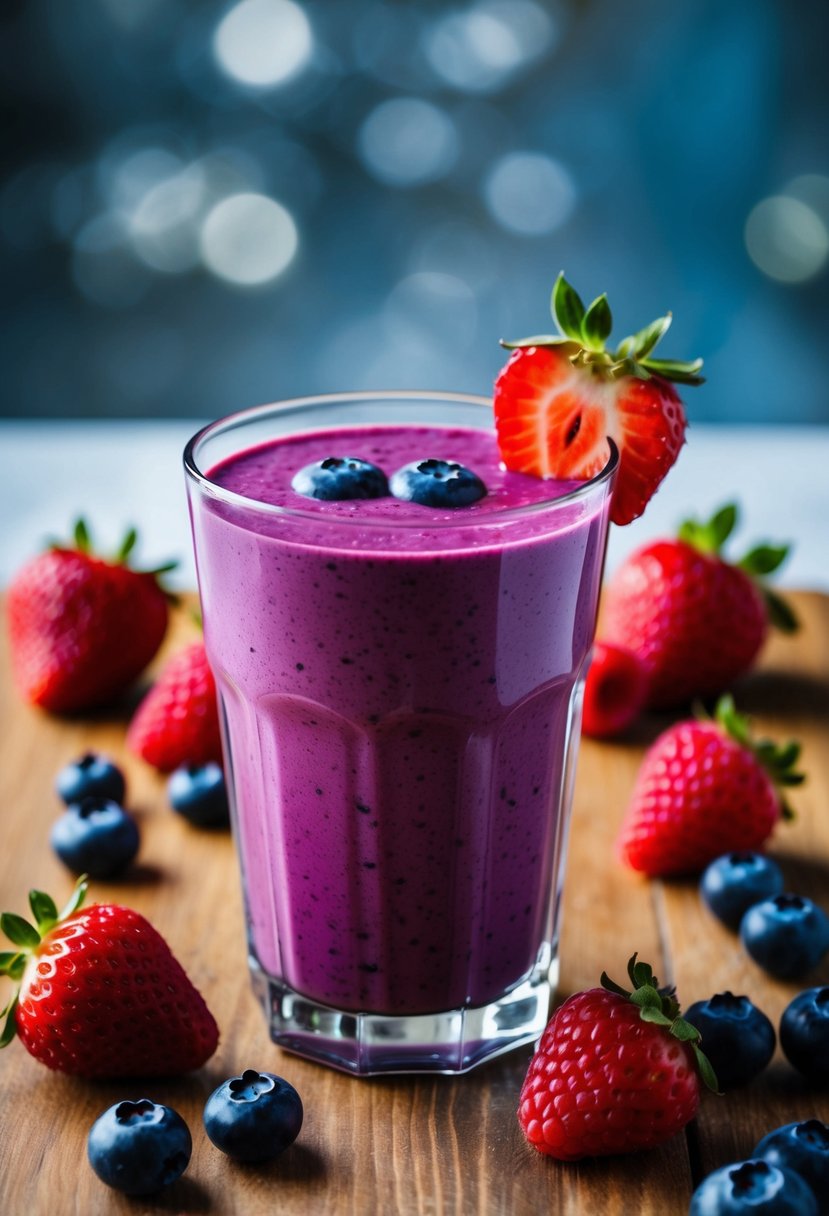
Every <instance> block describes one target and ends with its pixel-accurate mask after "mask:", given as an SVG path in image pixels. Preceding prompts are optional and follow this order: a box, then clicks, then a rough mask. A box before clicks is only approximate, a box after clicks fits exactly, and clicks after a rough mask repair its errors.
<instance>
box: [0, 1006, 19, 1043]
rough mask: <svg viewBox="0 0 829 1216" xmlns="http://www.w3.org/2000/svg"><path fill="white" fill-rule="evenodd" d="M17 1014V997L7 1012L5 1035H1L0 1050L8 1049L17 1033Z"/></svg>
mask: <svg viewBox="0 0 829 1216" xmlns="http://www.w3.org/2000/svg"><path fill="white" fill-rule="evenodd" d="M16 1013H17V997H16V996H15V998H14V1000H13V1001H12V1003H11V1004H10V1005H9V1007H8V1010H7V1011H6V1022H5V1025H4V1026H3V1033H2V1034H0V1048H2V1047H8V1045H9V1043H11V1041H12V1039H13V1038H14V1036H15V1034H16V1033H17V1021H16V1019H15V1014H16Z"/></svg>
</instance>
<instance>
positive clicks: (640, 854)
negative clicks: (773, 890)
mask: <svg viewBox="0 0 829 1216" xmlns="http://www.w3.org/2000/svg"><path fill="white" fill-rule="evenodd" d="M799 755H800V748H799V746H798V744H796V743H788V744H786V745H785V746H783V747H777V745H776V744H774V743H772V742H771V741H770V740H768V739H762V740H759V741H757V742H754V741H753V739H752V737H751V733H750V729H749V723H748V720H747V719H746V718H744V717H742V716H741V715H740V714H738V713H737V712H736V710H735V709H734V702H733V701H732V699H731V698H730V697H727V696H726V697H723V698H722V699H721V700H720V702H719V704H718V705H717V710H716V720H715V721H710V720H708V721H688V722H678V723H677V724H676V725H675V726H672V727H670V729H669V730H666V731H665V732H664V733H663V734H661V735H660V736H659V738H658V739H657V740H656V741H655V743H654V744H653V745H652V747H651V748H650V749H649V750H648V752H647V753H646V755H645V758H644V760H643V761H642V766H641V768H640V769H639V773H638V776H637V778H636V784H635V786H634V789H633V793H632V795H631V800H630V805H629V806H628V809H627V814H626V816H625V820H624V823H623V824H622V828H621V832H620V834H619V840H618V844H617V849H618V852H619V855H620V857H621V858H622V860H623V861H626V862H627V864H628V865H629V866H632V867H633V869H634V870H642V871H644V873H645V874H649V875H651V876H656V875H665V874H696V873H699V872H700V871H701V870H702V869H704V868H705V866H706V865H707V864H708V862H709V861H713V859H714V858H715V857H719V856H720V855H721V854H723V853H730V852H732V851H734V852H746V851H751V850H755V849H759V848H760V847H761V846H762V845H763V843H764V841H765V840H766V839H767V838H768V837H769V836H770V835H771V832H772V830H773V828H774V826H775V824H776V823H777V821H778V820H779V819H780V818H790V817H791V811H790V810H789V808H788V805H787V803H786V800H785V797H784V796H783V793H782V789H781V788H778V787H785V786H792V785H800V784H801V783H802V782H803V780H804V777H803V774H802V773H798V772H796V771H795V768H794V766H795V764H796V763H797V759H798V757H799Z"/></svg>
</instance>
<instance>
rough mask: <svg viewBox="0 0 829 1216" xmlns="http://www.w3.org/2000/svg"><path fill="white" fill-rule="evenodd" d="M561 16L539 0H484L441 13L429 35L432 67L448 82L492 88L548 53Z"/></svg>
mask: <svg viewBox="0 0 829 1216" xmlns="http://www.w3.org/2000/svg"><path fill="white" fill-rule="evenodd" d="M556 36H557V26H556V22H555V18H554V17H553V15H552V14H551V13H549V12H545V10H544V9H543V8H541V7H540V5H538V4H535V3H533V0H508V2H504V0H484V2H483V3H480V4H474V5H472V6H471V7H469V8H467V9H464V10H459V11H455V12H449V13H446V14H445V15H444V16H443V17H441V18H440V19H439V20H438V21H437V22H436V23H435V24H434V26H432V28H431V29H430V30H429V31H428V33H427V34H426V36H425V38H424V46H425V50H426V56H427V58H428V60H429V63H430V64H431V66H432V68H433V69H434V70H435V72H437V74H438V75H439V76H441V77H442V78H443V79H444V80H445V81H446V82H447V83H448V84H450V85H453V86H454V87H455V88H457V89H462V90H464V91H466V92H470V93H489V92H493V91H494V90H496V89H499V88H502V87H503V86H504V85H506V84H507V83H508V82H509V81H510V80H511V79H512V78H513V77H514V76H515V75H516V74H517V73H518V72H520V71H524V70H526V69H527V67H528V66H529V65H530V64H531V63H533V62H535V61H536V60H538V59H541V58H543V56H544V55H546V54H547V52H548V51H549V49H550V47H551V45H552V44H553V42H554V40H555V38H556Z"/></svg>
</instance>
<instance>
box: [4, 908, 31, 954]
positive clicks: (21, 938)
mask: <svg viewBox="0 0 829 1216" xmlns="http://www.w3.org/2000/svg"><path fill="white" fill-rule="evenodd" d="M0 929H2V930H3V932H4V933H5V935H6V937H7V938H8V939H9V941H11V942H14V944H15V946H23V947H25V948H26V949H29V950H32V949H34V948H35V947H36V946H39V945H40V934H39V933H38V931H37V929H35V927H34V925H30V924H29V922H28V921H27V920H24V919H23V917H22V916H18V915H17V913H16V912H4V913H3V914H2V916H0Z"/></svg>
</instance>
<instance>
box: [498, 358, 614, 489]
mask: <svg viewBox="0 0 829 1216" xmlns="http://www.w3.org/2000/svg"><path fill="white" fill-rule="evenodd" d="M585 381H586V378H585V374H584V372H582V371H580V370H579V369H577V368H574V367H573V366H572V364H571V363H570V362H569V360H568V359H567V358H566V357H565V356H564V355H562V353H561V352H560V351H559V350H558V349H556V348H550V347H529V348H526V349H523V350H516V351H514V352H513V354H512V356H511V357H510V359H509V361H508V363H507V365H506V367H505V368H504V370H503V371H502V372H501V375H500V376H499V377H498V380H497V381H496V383H495V428H496V431H497V434H498V443H499V446H500V448H501V453H502V455H503V456H504V462H505V464H506V465H507V467H508V468H510V469H513V470H514V471H515V472H517V473H529V474H531V475H532V476H534V477H543V478H547V477H556V478H561V479H573V480H578V479H580V478H585V479H587V478H590V477H595V476H596V475H597V474H598V473H600V472H601V471H602V469H603V468H604V467H605V465H606V464H607V462H608V459H609V458H610V445H609V444H608V442H607V430H606V427H605V419H606V416H607V413H608V410H609V408H610V409H612V408H613V391H612V388H611V387H610V386H609V385H602V384H598V383H596V384H595V385H590V384H588V383H586V382H585ZM588 389H589V390H591V391H590V392H588V391H586V390H588Z"/></svg>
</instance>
